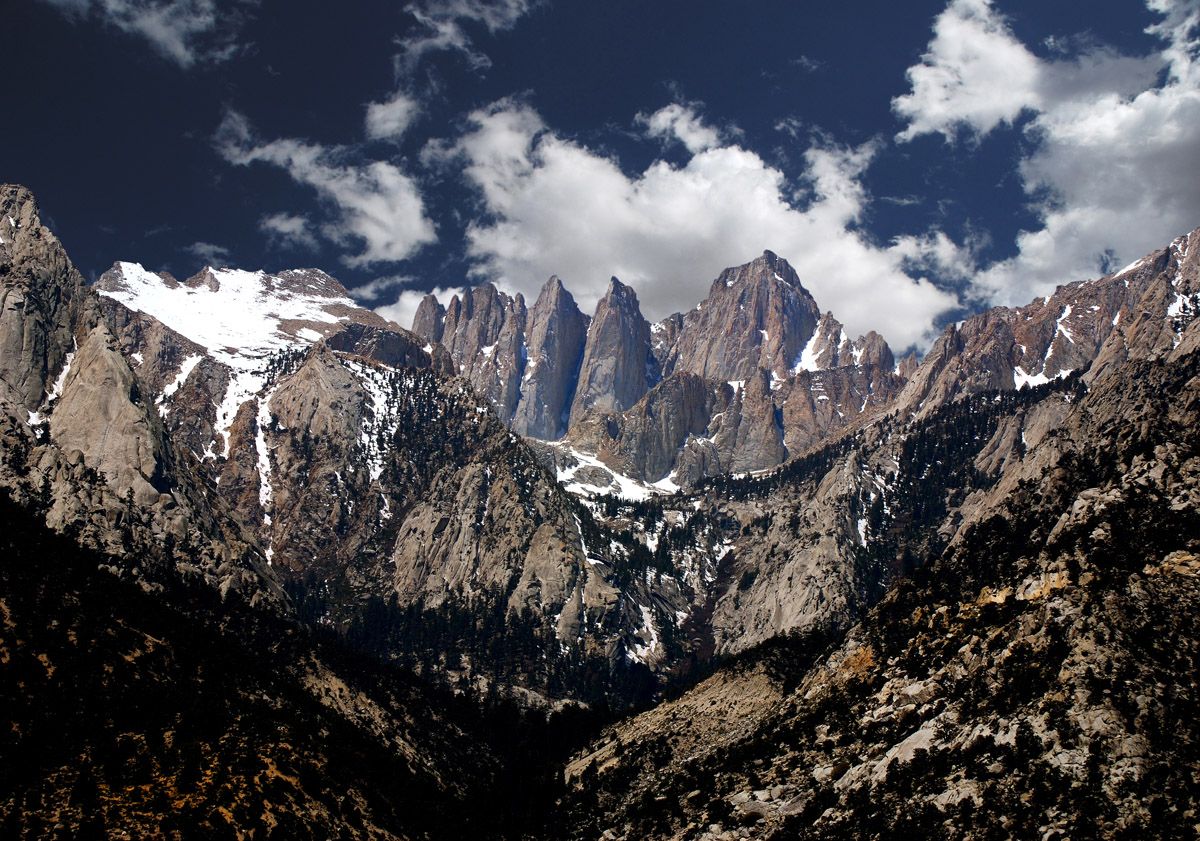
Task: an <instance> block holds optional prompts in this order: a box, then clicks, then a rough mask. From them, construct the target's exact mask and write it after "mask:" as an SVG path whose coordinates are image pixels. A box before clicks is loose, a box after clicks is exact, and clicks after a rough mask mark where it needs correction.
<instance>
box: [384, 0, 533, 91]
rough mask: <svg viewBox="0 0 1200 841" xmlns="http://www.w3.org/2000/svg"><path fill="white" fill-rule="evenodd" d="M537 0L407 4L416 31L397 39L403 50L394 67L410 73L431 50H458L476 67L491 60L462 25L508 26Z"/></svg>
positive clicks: (428, 0) (432, 0) (497, 29)
mask: <svg viewBox="0 0 1200 841" xmlns="http://www.w3.org/2000/svg"><path fill="white" fill-rule="evenodd" d="M535 3H536V0H424V2H416V3H412V4H410V5H409V8H408V9H407V11H408V13H409V14H410V15H412V17H413V18H414V19H415V20H416V22H417V30H418V31H417V32H415V33H413V34H411V35H409V36H407V37H405V38H401V39H399V40H398V41H397V43H398V44H399V46H400V47H401V48H402V52H401V53H400V55H399V56H397V59H396V63H397V68H398V69H401V70H404V71H406V72H409V73H411V72H412V71H413V70H415V69H416V67H417V65H418V64H420V62H421V60H422V59H423V58H424V57H425V56H426V55H429V54H430V53H434V52H445V51H451V52H457V53H461V54H462V56H463V57H464V58H465V59H466V61H467V63H468V64H469V65H470V66H471V67H473V68H475V69H484V68H487V67H490V66H491V64H492V62H491V59H489V58H488V57H487V56H486V55H485V54H484V53H482V52H480V51H479V50H478V49H476V47H475V44H474V42H473V41H472V40H471V36H470V35H468V34H467V30H466V28H465V26H466V25H467V24H472V25H476V26H482V27H484V28H485V29H487V31H488V32H490V33H493V34H494V33H496V32H501V31H503V30H505V29H511V28H512V27H513V26H514V25H515V24H516V22H517V21H518V20H519V19H520V18H521V17H522V16H523V15H525V14H526V13H527V12H528V11H529V10H530V9H532V8H533V6H534V5H535Z"/></svg>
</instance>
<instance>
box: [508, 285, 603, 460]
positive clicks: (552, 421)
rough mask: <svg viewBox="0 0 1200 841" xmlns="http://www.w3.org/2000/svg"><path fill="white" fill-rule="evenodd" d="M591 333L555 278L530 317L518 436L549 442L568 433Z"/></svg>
mask: <svg viewBox="0 0 1200 841" xmlns="http://www.w3.org/2000/svg"><path fill="white" fill-rule="evenodd" d="M587 333H588V318H587V317H586V316H585V315H584V314H583V313H581V312H580V311H579V307H577V306H576V305H575V299H574V298H572V297H571V293H570V292H568V291H567V290H566V289H565V288H563V285H562V281H560V280H559V279H558V278H557V277H552V278H550V280H548V281H547V282H546V285H545V286H544V287H542V291H541V294H540V295H538V299H537V302H536V303H535V304H534V305H533V309H532V310H531V311H530V314H529V341H528V362H527V364H526V367H525V373H524V376H523V377H522V379H521V401H520V404H519V405H518V406H517V411H516V413H515V415H514V416H513V422H512V426H513V429H514V430H516V431H517V432H518V433H520V434H521V435H528V436H530V437H531V438H540V439H543V440H548V441H549V440H554V439H557V438H561V437H562V436H563V433H565V432H566V430H567V421H568V420H569V417H570V412H571V402H572V399H573V398H574V396H575V384H576V382H577V381H578V379H579V371H580V365H581V364H582V362H583V354H584V344H585V342H586V340H587Z"/></svg>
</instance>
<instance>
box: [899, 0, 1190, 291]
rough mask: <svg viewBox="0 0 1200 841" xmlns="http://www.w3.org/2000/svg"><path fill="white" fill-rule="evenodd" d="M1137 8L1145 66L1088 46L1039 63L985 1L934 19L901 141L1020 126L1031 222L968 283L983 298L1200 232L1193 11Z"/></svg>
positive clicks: (1104, 265)
mask: <svg viewBox="0 0 1200 841" xmlns="http://www.w3.org/2000/svg"><path fill="white" fill-rule="evenodd" d="M1147 6H1148V8H1149V9H1150V10H1151V11H1153V12H1155V13H1156V14H1157V15H1159V16H1160V21H1159V22H1158V23H1157V24H1156V25H1154V26H1152V27H1151V28H1150V29H1149V30H1148V31H1149V32H1150V34H1152V35H1154V36H1155V37H1157V38H1158V39H1159V41H1160V44H1161V48H1160V49H1159V50H1158V51H1157V52H1156V53H1154V54H1152V55H1149V56H1142V57H1129V56H1122V55H1118V54H1116V53H1114V52H1112V51H1111V50H1108V49H1106V48H1092V49H1089V50H1086V51H1084V52H1083V53H1081V54H1080V55H1077V56H1075V57H1073V58H1069V59H1054V58H1039V57H1037V56H1035V55H1034V54H1033V53H1032V52H1031V51H1030V49H1029V48H1028V47H1027V46H1026V45H1024V44H1022V43H1021V42H1020V41H1019V40H1018V39H1017V38H1016V37H1015V36H1014V35H1013V33H1012V31H1011V29H1010V28H1009V26H1008V25H1007V23H1006V21H1005V19H1004V18H1003V17H1002V16H1001V15H1000V14H999V13H998V12H997V11H996V9H995V8H994V6H993V4H992V3H991V2H989V0H954V1H953V2H951V3H950V4H949V5H948V6H947V8H946V10H945V11H944V12H943V13H942V14H941V15H940V16H939V17H938V18H937V21H936V22H935V24H934V34H933V39H932V40H931V41H930V43H929V47H928V49H927V51H926V53H925V55H924V56H922V59H921V63H920V64H918V65H916V66H914V67H912V68H910V69H909V71H908V79H909V81H910V83H911V86H912V89H911V91H910V92H909V93H908V94H905V95H904V96H901V97H898V98H897V99H895V100H894V101H893V103H892V105H893V109H894V110H895V112H896V114H897V115H898V116H900V117H901V118H902V119H903V120H904V121H905V122H906V127H905V128H904V130H903V131H902V132H900V134H899V135H898V139H899V140H900V141H901V142H907V141H911V140H913V139H915V138H917V137H919V136H921V135H924V134H940V135H942V137H943V138H944V139H945V141H946V142H948V143H953V142H955V141H956V140H957V139H961V138H964V137H965V138H966V139H967V140H968V141H970V140H973V139H976V138H979V137H981V136H983V135H985V134H987V133H988V132H991V131H994V130H995V129H996V128H997V127H999V126H1001V125H1002V124H1005V123H1007V124H1018V123H1020V125H1021V130H1022V131H1023V132H1024V135H1025V139H1026V141H1027V144H1028V146H1029V148H1030V149H1031V151H1030V152H1029V153H1028V154H1027V155H1025V157H1024V158H1023V159H1022V160H1021V161H1020V164H1019V174H1020V177H1021V179H1022V183H1023V186H1024V189H1025V191H1026V193H1027V194H1028V195H1029V197H1030V201H1031V203H1032V205H1033V207H1034V209H1035V210H1036V212H1037V214H1038V216H1039V217H1040V221H1041V227H1040V228H1038V229H1036V230H1028V231H1022V232H1021V233H1020V234H1019V236H1018V238H1017V242H1016V247H1017V254H1016V255H1015V256H1013V257H1012V258H1010V259H1007V260H1003V261H1001V262H999V263H995V264H993V265H989V266H985V267H982V268H981V270H980V271H979V272H978V273H977V274H975V275H974V276H973V278H972V285H973V289H974V291H975V293H976V294H977V295H978V296H979V297H980V298H982V299H983V300H986V301H988V302H990V303H1002V304H1018V303H1024V302H1027V301H1028V300H1030V299H1031V298H1033V297H1035V296H1037V295H1041V294H1045V293H1047V292H1049V291H1050V290H1051V289H1053V287H1054V286H1055V285H1057V284H1060V283H1064V282H1068V281H1071V280H1078V279H1083V278H1087V277H1096V276H1098V275H1101V274H1103V273H1105V272H1106V271H1109V270H1112V269H1117V268H1120V267H1121V266H1122V265H1123V264H1124V263H1127V262H1129V261H1131V260H1133V259H1135V258H1137V257H1140V256H1142V254H1143V253H1145V252H1146V251H1148V250H1150V249H1152V248H1156V247H1159V246H1162V245H1165V244H1166V243H1167V242H1169V241H1170V240H1171V239H1173V238H1174V237H1175V236H1177V235H1179V234H1181V233H1185V232H1187V231H1188V230H1190V229H1191V228H1194V227H1195V226H1196V225H1198V224H1200V179H1197V178H1196V177H1195V166H1196V162H1197V161H1200V65H1198V63H1197V59H1198V54H1200V41H1198V39H1197V28H1198V23H1200V3H1198V2H1196V0H1150V2H1148V3H1147ZM1160 79H1161V82H1160ZM1022 114H1026V115H1028V119H1027V120H1026V121H1024V122H1021V121H1020V117H1021V115H1022Z"/></svg>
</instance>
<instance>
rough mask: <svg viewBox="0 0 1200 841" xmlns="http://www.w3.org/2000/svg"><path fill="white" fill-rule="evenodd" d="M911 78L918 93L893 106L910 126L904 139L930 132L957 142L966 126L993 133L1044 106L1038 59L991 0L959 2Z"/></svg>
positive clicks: (938, 26)
mask: <svg viewBox="0 0 1200 841" xmlns="http://www.w3.org/2000/svg"><path fill="white" fill-rule="evenodd" d="M907 76H908V81H909V84H910V85H912V91H911V92H910V93H908V94H905V95H904V96H900V97H897V98H896V99H895V100H894V101H893V103H892V107H893V109H894V110H895V112H896V113H897V114H898V115H899V116H900V117H901V118H903V119H904V120H906V121H907V122H908V127H907V128H905V129H904V131H902V132H901V133H900V134H899V136H898V139H900V140H911V139H912V138H914V137H917V136H918V135H921V134H925V133H929V132H940V133H942V134H944V135H945V136H946V139H947V140H954V133H955V131H957V129H958V128H959V127H960V126H963V125H966V126H969V127H971V128H972V129H974V130H975V131H978V132H987V131H991V130H992V129H993V128H995V127H996V126H997V125H999V124H1000V123H1003V122H1008V123H1011V122H1013V121H1014V120H1016V118H1017V116H1018V115H1019V114H1020V113H1021V111H1022V110H1024V109H1025V108H1031V107H1035V106H1036V105H1037V104H1038V103H1039V101H1040V93H1039V91H1038V60H1037V58H1036V57H1035V56H1034V55H1033V54H1032V53H1030V52H1029V51H1028V50H1027V49H1025V47H1024V45H1022V44H1021V43H1020V42H1018V41H1017V40H1016V39H1015V38H1013V37H1012V34H1011V33H1010V31H1009V29H1008V26H1007V24H1006V23H1005V22H1004V19H1003V18H1002V17H1001V16H1000V15H999V14H998V13H997V12H996V11H995V9H993V8H992V5H991V2H990V0H953V2H951V3H950V5H949V6H948V7H947V8H946V10H945V11H944V12H942V14H940V15H939V16H938V18H937V20H936V22H935V23H934V26H933V40H932V41H930V43H929V48H928V50H927V51H926V53H925V54H924V55H923V56H921V63H920V64H917V65H915V66H914V67H910V68H909V69H908V72H907Z"/></svg>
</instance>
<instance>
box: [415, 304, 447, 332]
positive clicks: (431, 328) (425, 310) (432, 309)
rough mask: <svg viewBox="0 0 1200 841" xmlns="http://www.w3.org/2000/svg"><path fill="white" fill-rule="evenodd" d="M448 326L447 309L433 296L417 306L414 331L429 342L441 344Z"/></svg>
mask: <svg viewBox="0 0 1200 841" xmlns="http://www.w3.org/2000/svg"><path fill="white" fill-rule="evenodd" d="M445 324H446V308H445V307H443V306H442V304H441V302H440V301H438V299H437V298H435V297H434V296H433V295H426V296H425V297H424V298H422V299H421V303H420V304H418V305H417V312H416V314H415V315H414V316H413V325H412V330H413V332H414V333H416V334H417V335H418V336H420V337H421V338H423V339H425V340H426V341H429V342H440V341H441V340H442V330H443V329H444V327H445Z"/></svg>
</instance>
